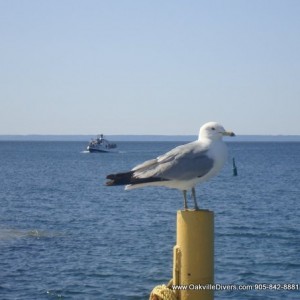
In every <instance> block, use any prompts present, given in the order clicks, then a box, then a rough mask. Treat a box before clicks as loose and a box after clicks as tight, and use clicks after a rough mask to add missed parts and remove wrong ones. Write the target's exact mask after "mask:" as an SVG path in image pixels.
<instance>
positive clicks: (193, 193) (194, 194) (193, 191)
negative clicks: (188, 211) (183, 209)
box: [192, 188, 199, 210]
mask: <svg viewBox="0 0 300 300" xmlns="http://www.w3.org/2000/svg"><path fill="white" fill-rule="evenodd" d="M192 196H193V199H194V203H195V210H199V207H198V204H197V200H196V191H195V188H192Z"/></svg>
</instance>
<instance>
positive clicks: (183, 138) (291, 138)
mask: <svg viewBox="0 0 300 300" xmlns="http://www.w3.org/2000/svg"><path fill="white" fill-rule="evenodd" d="M94 137H95V135H0V141H49V142H51V141H53V142H54V141H57V142H59V141H61V142H68V141H69V142H89V141H90V140H91V139H92V138H94ZM105 137H106V138H107V139H108V140H110V141H115V142H189V141H194V140H196V139H197V136H196V135H106V136H105ZM225 140H226V141H230V142H300V135H238V136H236V137H234V138H225Z"/></svg>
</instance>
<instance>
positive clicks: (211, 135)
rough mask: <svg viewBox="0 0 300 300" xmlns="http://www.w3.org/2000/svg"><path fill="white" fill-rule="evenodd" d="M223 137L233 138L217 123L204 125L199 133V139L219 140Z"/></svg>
mask: <svg viewBox="0 0 300 300" xmlns="http://www.w3.org/2000/svg"><path fill="white" fill-rule="evenodd" d="M223 136H235V134H234V133H233V132H231V131H226V130H225V129H224V127H223V126H222V125H221V124H219V123H217V122H208V123H205V124H204V125H203V126H202V127H201V128H200V131H199V139H201V138H208V139H211V140H220V139H222V137H223Z"/></svg>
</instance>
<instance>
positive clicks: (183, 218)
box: [149, 210, 214, 300]
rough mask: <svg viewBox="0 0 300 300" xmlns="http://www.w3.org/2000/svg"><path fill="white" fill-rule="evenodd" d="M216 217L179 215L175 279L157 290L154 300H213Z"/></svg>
mask: <svg viewBox="0 0 300 300" xmlns="http://www.w3.org/2000/svg"><path fill="white" fill-rule="evenodd" d="M213 284H214V213H213V212H212V211H209V210H181V211H180V210H179V211H177V234H176V245H175V246H174V252H173V279H172V280H171V281H170V282H169V284H168V285H164V284H163V285H159V286H157V287H155V288H154V289H153V290H152V292H151V295H150V298H149V299H150V300H213V299H214V292H213V289H212V285H213Z"/></svg>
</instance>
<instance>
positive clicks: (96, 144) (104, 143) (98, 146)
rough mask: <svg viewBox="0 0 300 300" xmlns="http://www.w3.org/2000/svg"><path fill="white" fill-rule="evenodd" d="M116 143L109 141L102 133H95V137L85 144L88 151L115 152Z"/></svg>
mask: <svg viewBox="0 0 300 300" xmlns="http://www.w3.org/2000/svg"><path fill="white" fill-rule="evenodd" d="M115 148H117V145H116V144H114V143H110V142H109V141H108V140H106V139H105V138H104V137H103V134H100V135H97V137H96V138H95V139H92V140H91V141H90V143H89V145H88V146H87V150H88V151H89V152H102V153H105V152H115Z"/></svg>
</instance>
